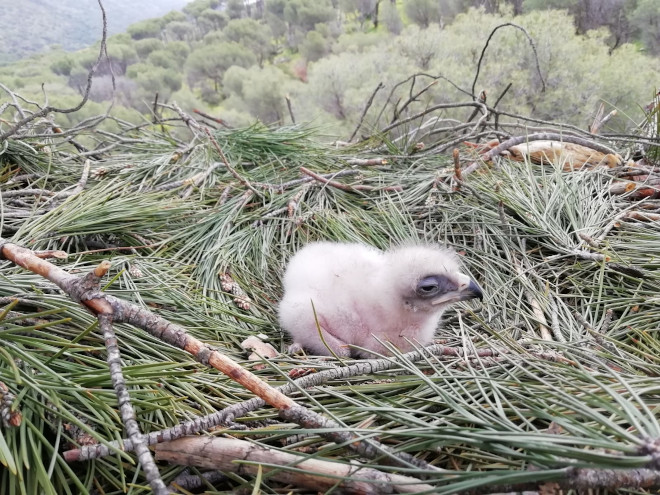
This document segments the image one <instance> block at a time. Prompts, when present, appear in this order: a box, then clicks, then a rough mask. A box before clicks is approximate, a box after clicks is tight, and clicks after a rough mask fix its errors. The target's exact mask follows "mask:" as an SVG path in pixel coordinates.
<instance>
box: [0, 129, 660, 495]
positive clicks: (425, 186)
mask: <svg viewBox="0 0 660 495" xmlns="http://www.w3.org/2000/svg"><path fill="white" fill-rule="evenodd" d="M188 124H189V125H191V124H190V121H188ZM192 127H193V130H194V131H195V138H194V139H192V140H191V141H189V142H183V143H181V142H177V140H176V139H172V138H171V137H170V136H168V135H166V134H161V133H159V132H151V131H148V130H146V129H142V130H135V129H133V130H132V131H131V132H132V133H133V134H132V135H133V136H139V139H135V138H131V139H123V140H121V139H120V140H117V141H116V142H114V147H113V149H112V151H111V152H110V153H108V154H106V155H105V156H104V157H103V160H95V161H89V160H85V159H84V156H85V155H84V153H83V154H82V155H76V154H74V155H72V154H70V153H69V152H68V151H67V148H66V142H57V143H54V142H51V141H48V142H46V143H45V144H44V145H43V146H39V147H36V146H34V143H33V142H32V144H27V143H26V141H25V140H11V141H8V144H7V147H6V148H5V151H4V153H3V154H2V155H0V175H1V176H2V177H3V181H2V186H1V190H2V201H3V204H2V208H3V209H2V225H1V228H2V238H3V242H4V244H3V246H2V247H0V249H2V253H3V255H4V257H5V258H6V259H7V260H9V261H5V262H3V264H2V265H1V266H0V273H1V275H2V279H3V283H2V284H0V296H1V299H0V301H1V302H2V308H4V309H3V310H2V312H1V313H0V320H1V321H0V344H1V345H0V382H1V383H0V396H1V397H2V399H1V400H0V412H2V421H3V423H4V425H3V427H2V430H1V433H2V435H1V436H0V462H2V463H3V464H4V465H5V466H6V468H5V469H3V470H2V472H1V473H0V491H2V492H3V493H4V492H5V490H7V489H8V488H7V487H9V486H13V487H18V486H20V487H21V488H20V490H22V491H24V492H39V491H43V492H51V493H52V492H54V493H91V492H94V491H96V490H101V491H103V492H104V493H119V492H122V493H125V492H127V491H131V492H132V493H144V492H146V490H147V488H146V486H147V479H148V480H149V481H151V482H152V486H159V485H158V484H157V482H155V481H153V480H154V479H157V478H159V479H161V480H162V483H164V485H169V487H170V488H171V489H179V488H181V487H183V488H185V489H187V490H195V489H197V488H196V487H208V486H209V484H211V485H214V486H216V487H217V489H219V490H224V491H223V492H232V491H234V490H239V489H241V490H245V489H252V488H253V487H256V486H258V487H259V488H260V489H261V490H263V492H264V493H279V492H292V493H293V492H295V493H315V492H319V491H331V490H333V489H336V490H340V491H342V492H348V493H384V492H386V491H387V492H388V493H389V492H405V493H446V494H449V493H458V492H462V491H471V492H474V493H479V492H481V493H485V492H491V491H514V490H515V491H520V490H524V489H537V490H538V489H543V490H546V491H547V490H550V491H552V490H554V492H558V490H560V489H583V488H587V487H588V488H594V489H597V488H602V489H608V488H612V487H620V486H627V487H631V489H635V490H640V489H642V488H643V487H648V486H656V485H657V484H658V483H659V482H660V475H658V469H660V464H658V458H659V456H660V450H659V447H658V445H659V442H658V439H659V438H660V426H659V425H658V420H657V410H658V407H660V389H659V388H658V385H657V375H658V373H659V372H660V357H659V355H660V354H659V353H658V350H659V349H660V346H659V344H658V333H657V332H658V322H659V321H660V305H659V302H660V299H659V298H658V294H659V293H660V275H659V274H660V270H659V268H660V229H658V225H657V221H658V208H659V207H660V205H659V204H658V200H657V199H654V197H653V195H654V194H656V193H651V194H646V193H641V192H640V191H642V190H646V189H648V188H649V187H651V188H653V189H656V188H657V182H653V181H655V180H657V177H658V174H657V171H656V169H655V168H654V167H653V166H652V164H648V163H637V164H630V163H627V164H625V165H623V164H615V166H614V168H609V167H590V168H588V169H587V168H586V167H575V166H571V167H570V170H569V171H565V170H564V167H563V163H561V160H562V159H561V156H558V157H557V156H555V157H554V158H555V159H557V160H559V162H557V161H555V160H545V161H543V160H542V162H543V163H534V162H533V161H531V160H530V159H527V158H525V157H523V160H522V161H520V162H516V161H512V160H510V159H508V158H506V157H501V156H500V155H499V154H498V155H497V156H496V155H494V154H491V155H489V156H488V157H486V158H484V157H483V156H480V155H479V154H478V152H475V151H474V150H470V149H467V148H461V149H460V150H459V151H458V152H457V153H455V156H454V158H455V162H452V161H451V159H446V158H444V157H441V156H437V155H434V154H425V155H423V156H420V157H416V156H415V155H412V156H397V155H391V154H383V153H379V154H374V153H373V152H365V151H363V150H361V149H360V148H358V147H352V148H351V147H349V148H340V149H337V148H333V147H330V146H326V145H323V144H320V143H319V141H318V139H317V138H315V137H314V135H313V133H312V131H310V130H309V129H305V128H300V127H293V128H277V129H268V128H265V127H262V126H254V127H251V128H247V129H240V130H224V131H214V132H211V131H208V130H206V131H204V130H203V129H202V128H201V127H199V126H198V127H194V126H192ZM490 149H492V148H490ZM482 153H483V150H482ZM80 156H82V157H83V158H82V159H81V158H80ZM549 161H550V162H552V163H548V162H549ZM633 165H634V166H633ZM470 167H471V168H470ZM468 169H469V170H470V171H471V172H472V171H473V172H472V173H470V174H467V173H465V172H466V170H468ZM622 181H623V182H622ZM642 199H643V201H641V202H640V200H642ZM318 240H332V241H342V242H353V243H361V244H365V245H370V246H374V247H377V248H380V249H384V250H386V249H388V248H390V247H391V246H396V245H400V244H405V243H410V242H426V243H439V244H443V245H447V246H450V247H451V248H453V249H454V250H455V251H456V252H457V253H458V255H459V258H460V262H461V264H462V266H463V267H464V269H465V270H466V272H469V273H470V274H472V275H473V276H474V277H475V278H476V279H477V280H478V282H479V285H480V286H481V287H482V288H483V294H484V297H483V301H482V302H474V301H469V302H461V303H459V304H458V305H456V306H453V307H452V309H450V310H448V311H447V312H446V313H445V315H444V317H443V321H442V323H441V325H440V328H439V329H438V331H437V332H436V339H437V340H436V342H435V343H434V344H433V345H431V346H430V347H427V348H422V347H421V346H420V345H416V344H415V343H414V342H411V344H410V345H411V349H412V350H411V351H410V352H406V353H404V352H401V351H400V350H398V349H397V348H396V347H393V346H390V347H389V348H388V352H387V353H381V354H380V355H378V356H374V358H373V359H369V360H353V359H350V358H348V357H339V358H334V357H319V356H314V355H308V354H299V355H292V354H287V353H286V349H287V346H288V344H290V343H291V341H290V339H289V337H288V336H287V335H286V334H284V333H283V332H282V331H281V329H280V327H279V325H278V321H277V303H278V301H279V300H280V298H281V297H282V284H281V279H282V274H283V271H284V267H285V264H286V263H287V261H288V260H289V259H290V258H291V257H292V256H293V254H294V253H296V252H297V251H298V250H299V249H300V248H301V247H302V246H304V245H305V244H307V243H309V242H312V241H318ZM23 248H27V250H26V249H23ZM44 259H45V260H44ZM103 261H109V263H102V262H103ZM17 265H20V267H19V266H17ZM26 268H27V269H26ZM90 310H91V311H90ZM113 333H114V335H115V336H116V345H114V342H115V341H114V340H113V338H114V337H113ZM249 337H252V338H253V340H252V344H250V345H248V346H246V347H250V349H253V350H255V349H256V351H255V352H254V353H253V354H252V355H251V356H250V357H251V358H249V357H248V354H249V352H246V351H245V350H244V349H243V347H241V343H242V342H243V341H244V340H246V339H247V338H249ZM254 337H258V338H257V339H254ZM255 340H256V344H255ZM104 342H105V343H106V344H108V345H107V347H106V346H105V345H104ZM263 343H268V344H270V347H263V346H261V344H263ZM385 354H389V355H388V356H386V355H385ZM267 356H269V357H267ZM109 363H110V365H109ZM221 371H222V372H221ZM223 373H224V374H223ZM121 376H123V380H124V388H123V391H124V392H125V395H123V397H124V398H123V399H122V404H123V405H122V408H121V410H120V408H118V405H117V397H116V395H115V393H116V390H118V389H117V380H118V377H121ZM113 383H114V386H113ZM246 387H247V388H246ZM255 395H259V396H260V397H261V398H255ZM127 403H129V404H132V407H133V412H132V413H131V412H130V410H129V412H128V413H126V412H125V410H124V405H126V404H127ZM266 403H267V404H268V405H267V404H266ZM132 415H134V416H135V419H136V420H137V423H135V424H132V423H129V422H127V420H128V419H131V417H132ZM122 418H123V419H124V421H122ZM136 429H139V431H141V432H142V433H144V434H145V436H146V437H147V441H148V443H151V444H153V445H154V447H153V448H154V449H155V453H156V459H157V461H158V463H157V464H156V465H155V466H157V467H158V468H159V471H160V473H156V474H154V473H153V472H152V471H151V470H150V469H147V468H146V466H147V465H149V466H151V464H149V460H148V457H149V451H148V449H146V448H142V450H141V453H140V449H139V448H138V447H137V446H136V445H137V444H139V443H140V441H141V440H140V435H139V434H136V433H135V431H137V430H136ZM199 432H205V433H204V434H198V433H199ZM127 435H129V436H130V437H131V440H130V441H128V440H126V441H125V442H123V443H122V442H118V440H119V439H121V438H123V437H125V436H127ZM181 435H185V436H184V437H183V438H179V439H178V440H173V441H172V439H174V438H177V437H181ZM165 440H169V441H168V442H165ZM136 442H137V443H136ZM142 445H143V447H144V443H142ZM133 449H135V450H138V453H139V455H140V457H139V461H140V463H141V465H143V466H145V470H144V474H143V473H142V472H141V471H140V469H139V467H137V466H138V465H137V463H135V461H134V457H133V454H130V453H127V452H126V451H130V450H133ZM92 457H94V458H96V460H95V461H88V460H86V459H89V458H92ZM236 459H241V460H242V462H233V461H235V460H236ZM74 460H79V461H80V460H82V461H83V462H78V463H73V464H71V462H72V461H74ZM186 466H191V467H186ZM145 478H146V479H145ZM388 490H389V491H388ZM548 493H549V492H548Z"/></svg>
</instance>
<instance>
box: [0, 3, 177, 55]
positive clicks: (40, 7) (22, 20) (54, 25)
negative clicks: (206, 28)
mask: <svg viewBox="0 0 660 495" xmlns="http://www.w3.org/2000/svg"><path fill="white" fill-rule="evenodd" d="M185 5H186V1H185V0H140V1H134V0H103V6H104V8H105V9H106V11H107V13H108V17H109V19H110V22H109V23H108V32H109V33H110V34H116V33H121V32H123V31H125V30H126V28H127V27H128V26H129V25H130V24H133V23H134V22H136V21H139V20H142V19H148V18H150V17H159V16H162V15H163V14H165V13H167V12H169V11H170V10H180V9H181V8H182V7H184V6H185ZM0 12H2V15H0V33H2V35H1V36H0V65H2V64H6V63H9V62H12V61H15V60H18V59H21V58H25V57H27V56H29V55H32V54H34V53H37V52H44V51H48V50H50V49H52V48H53V47H61V48H62V49H64V50H66V51H72V50H80V49H82V48H85V47H87V46H89V45H91V44H93V43H94V42H96V41H98V40H99V39H100V32H101V31H100V29H101V14H100V11H99V4H98V2H97V1H96V0H75V1H61V0H20V1H15V0H0Z"/></svg>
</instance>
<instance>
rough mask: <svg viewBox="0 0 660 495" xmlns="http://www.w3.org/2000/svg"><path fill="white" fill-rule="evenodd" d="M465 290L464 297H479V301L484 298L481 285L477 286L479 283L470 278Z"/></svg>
mask: <svg viewBox="0 0 660 495" xmlns="http://www.w3.org/2000/svg"><path fill="white" fill-rule="evenodd" d="M465 292H466V294H465V295H466V296H467V297H466V299H474V298H476V299H479V300H480V301H483V299H484V293H483V291H482V290H481V287H479V284H478V283H476V282H475V281H474V280H470V283H469V284H468V286H467V289H466V290H465Z"/></svg>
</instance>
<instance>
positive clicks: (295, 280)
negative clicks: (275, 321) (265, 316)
mask: <svg viewBox="0 0 660 495" xmlns="http://www.w3.org/2000/svg"><path fill="white" fill-rule="evenodd" d="M457 269H458V268H457V264H456V259H455V255H454V254H453V253H452V252H450V251H447V250H444V249H437V248H431V247H428V246H409V247H405V248H399V249H395V250H392V251H387V252H383V251H380V250H378V249H375V248H373V247H369V246H365V245H362V244H346V243H332V242H318V243H313V244H309V245H307V246H306V247H304V248H303V249H302V250H300V251H299V252H298V253H297V254H296V255H295V256H294V257H293V258H292V259H291V261H290V263H289V265H288V267H287V270H286V273H285V276H284V297H283V299H282V301H281V303H280V306H279V318H280V323H281V325H282V327H283V328H284V329H285V330H286V331H287V332H289V334H291V336H292V337H293V339H294V342H295V343H296V344H298V345H300V346H301V347H304V348H306V349H307V350H309V351H311V352H312V353H315V354H330V352H329V350H328V347H330V348H331V349H332V351H333V352H334V353H336V354H337V355H340V356H349V355H351V354H353V355H358V356H370V355H371V354H370V353H369V352H367V351H360V350H353V351H352V352H351V349H350V348H349V347H348V345H354V346H359V347H363V348H366V349H368V350H375V351H377V352H386V348H385V347H384V346H383V345H382V344H381V343H379V342H378V340H381V341H389V342H391V343H392V344H394V345H395V346H396V347H397V348H399V349H400V350H401V351H408V350H411V348H412V344H411V342H417V343H419V344H421V345H426V344H429V343H430V342H431V341H432V340H433V335H434V332H435V329H436V327H437V325H438V322H439V320H440V317H441V315H442V312H443V311H444V309H445V308H446V304H444V305H443V304H438V303H431V302H430V301H429V300H428V298H427V299H426V300H423V299H421V298H420V297H419V296H418V295H417V294H416V292H415V291H416V289H417V285H418V284H419V283H420V280H424V277H427V276H428V275H430V274H432V273H435V272H438V273H448V274H449V273H451V274H453V273H456V274H457V275H458V272H457ZM462 277H464V278H467V277H465V276H462ZM468 280H469V279H468ZM448 283H449V282H448ZM449 285H451V283H449ZM448 288H449V289H452V288H453V286H451V287H448ZM473 297H476V296H473ZM317 321H318V325H317ZM318 327H320V329H321V331H322V333H323V339H324V340H325V343H323V341H322V340H321V338H320V336H319V329H318ZM326 344H327V345H326Z"/></svg>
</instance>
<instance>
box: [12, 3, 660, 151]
mask: <svg viewBox="0 0 660 495" xmlns="http://www.w3.org/2000/svg"><path fill="white" fill-rule="evenodd" d="M596 4H598V8H595V7H593V5H596ZM590 5H591V7H589V8H587V7H588V6H590ZM658 5H660V4H656V3H655V2H652V1H646V0H640V1H632V0H628V1H618V2H616V1H613V2H578V1H573V2H571V1H561V2H560V1H557V2H535V1H532V0H528V1H524V2H520V1H517V2H504V1H502V2H492V1H491V2H474V1H473V2H468V1H458V0H455V1H446V2H435V1H430V0H406V1H404V2H398V3H394V2H390V1H378V2H377V1H376V0H371V1H362V2H357V1H351V0H344V1H341V2H338V3H332V2H330V0H318V1H317V0H269V1H266V2H263V1H261V2H256V3H251V2H242V1H239V0H228V1H227V2H220V1H219V0H196V1H194V2H192V3H190V4H189V5H187V6H186V7H185V8H184V10H183V12H171V13H169V14H167V15H166V16H164V17H160V18H156V19H150V20H145V21H141V22H138V23H135V24H133V25H131V26H130V27H129V28H128V30H127V32H126V33H124V34H120V35H115V36H112V37H111V38H110V39H109V42H108V55H109V59H108V60H107V61H105V62H104V63H102V64H101V66H100V67H99V69H98V70H97V74H96V77H95V79H94V85H93V88H92V92H91V99H92V102H91V103H90V104H89V105H87V106H86V108H85V109H83V110H82V111H81V112H78V113H76V114H73V115H71V116H69V119H70V122H69V123H71V122H73V121H79V120H81V119H83V118H85V117H89V116H91V115H94V114H99V113H103V112H105V110H106V109H107V107H108V105H109V102H110V101H111V100H112V99H113V98H114V109H113V112H114V114H115V115H117V116H120V117H122V118H124V119H126V120H129V121H133V122H137V121H139V120H140V114H150V113H151V112H152V107H153V102H154V99H155V97H156V95H158V101H159V102H161V103H168V102H174V101H175V102H177V103H178V104H179V105H180V106H181V107H182V108H183V109H184V110H186V111H192V110H193V109H197V110H200V111H203V112H206V113H210V114H212V115H214V116H215V117H217V118H220V119H222V120H223V122H224V123H226V124H227V125H230V126H240V125H246V124H249V123H251V122H253V121H254V120H255V119H259V120H261V121H262V122H264V123H276V122H279V123H291V122H292V120H295V121H297V122H301V121H313V122H315V123H316V124H317V125H322V126H324V129H326V132H328V133H331V134H334V135H336V136H338V137H343V138H347V137H348V136H349V135H350V133H351V130H352V129H354V128H355V126H356V125H357V123H358V122H359V121H360V119H361V116H362V113H363V111H364V110H365V106H366V103H367V101H368V100H369V98H370V96H371V95H372V94H373V93H374V91H376V89H377V88H379V90H378V91H377V93H376V94H375V95H374V98H373V101H372V104H371V105H370V108H369V109H368V110H367V113H366V115H365V116H364V119H363V124H364V125H365V126H367V127H368V128H372V129H375V128H378V127H382V126H384V125H385V124H386V121H385V120H383V116H382V115H381V114H380V110H381V109H382V107H383V105H384V104H385V102H386V101H387V100H388V98H389V99H390V100H392V99H394V100H396V99H400V100H401V101H404V100H405V99H406V92H407V91H408V89H407V87H406V86H397V84H398V83H400V82H402V81H403V80H405V79H406V78H408V77H410V76H411V75H413V74H425V75H424V76H422V77H421V78H420V79H419V82H418V84H421V85H422V86H425V85H427V84H428V83H429V82H431V81H435V83H434V85H433V87H430V88H428V89H427V90H426V91H424V92H423V94H421V95H420V96H419V97H418V98H416V99H415V101H413V102H410V103H409V105H408V106H407V107H406V109H405V110H406V111H420V110H422V109H423V108H425V107H428V106H432V105H437V104H443V103H450V102H457V101H462V100H464V99H465V98H466V97H467V98H468V99H470V98H471V96H470V94H471V93H472V92H475V93H479V92H481V91H485V92H486V94H487V95H488V96H489V97H490V100H489V101H491V102H493V101H494V100H495V99H497V98H498V97H499V96H502V98H501V101H499V102H498V105H499V107H500V108H503V109H506V110H508V111H510V112H512V113H515V114H523V115H533V116H534V117H536V118H538V119H542V120H561V121H564V122H568V123H571V124H574V125H577V126H580V127H583V128H584V126H586V125H587V122H588V121H589V120H590V119H591V118H592V117H593V115H594V114H595V112H596V111H597V110H598V108H599V105H600V103H601V102H604V103H605V104H606V109H607V110H608V111H609V110H611V109H615V108H616V109H618V115H617V116H616V117H615V118H613V119H611V120H610V122H609V123H608V127H609V129H611V130H615V131H623V130H627V129H631V128H634V127H635V125H637V124H638V123H639V120H640V119H641V118H643V115H642V113H641V112H640V107H641V106H643V105H644V104H646V103H647V102H648V101H649V99H650V98H651V97H652V95H653V94H654V89H655V87H656V85H657V80H658V77H657V74H658V72H660V62H659V61H658V58H657V53H658V52H659V51H660V41H659V40H658V37H657V33H658V31H657V20H658V18H660V17H659V16H660V6H658ZM550 7H563V8H564V9H565V10H554V9H551V8H550ZM109 15H110V14H109ZM109 22H110V23H112V22H113V18H112V16H110V18H109ZM503 23H515V24H516V25H517V26H518V28H509V29H501V30H498V31H497V32H496V33H494V34H493V36H492V39H490V40H489V36H490V35H491V34H492V31H493V29H494V28H496V27H497V26H499V25H501V24H503ZM487 40H489V49H488V52H487V53H485V54H482V49H483V48H484V46H485V44H486V42H487ZM96 53H97V48H96V47H90V48H89V49H86V50H82V51H79V52H75V53H66V52H64V51H58V50H52V51H50V52H48V53H45V54H43V55H41V56H38V57H34V58H31V59H28V60H24V61H22V62H20V63H17V64H14V65H11V66H7V67H4V68H2V69H0V82H3V83H4V84H6V85H7V86H9V87H12V88H14V89H17V90H19V89H20V91H21V93H22V94H23V95H24V96H26V97H31V98H36V99H39V98H42V96H41V84H42V83H46V84H45V91H46V92H47V94H48V97H49V98H50V101H51V102H54V103H56V104H59V105H61V106H66V105H69V104H71V103H72V102H73V101H76V100H77V98H79V96H80V94H81V93H82V91H83V88H84V86H85V84H84V83H85V80H86V76H87V71H88V70H89V69H90V68H91V66H92V65H93V63H94V61H95V59H96ZM482 55H485V56H484V57H483V60H482V61H481V62H482V63H481V66H480V69H481V70H480V73H479V78H478V80H477V81H474V80H473V78H474V76H475V72H476V69H477V63H478V62H479V60H480V57H481V56H482ZM113 78H114V86H115V87H114V89H113V82H112V81H113ZM623 81H625V84H622V82H623ZM473 83H474V88H472V86H473ZM381 84H382V86H379V85H381ZM422 86H418V89H419V88H421V87H422ZM505 90H506V91H505ZM445 116H446V117H447V118H460V117H461V116H462V115H461V114H460V111H455V110H447V112H446V113H445Z"/></svg>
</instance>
